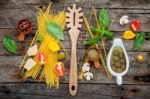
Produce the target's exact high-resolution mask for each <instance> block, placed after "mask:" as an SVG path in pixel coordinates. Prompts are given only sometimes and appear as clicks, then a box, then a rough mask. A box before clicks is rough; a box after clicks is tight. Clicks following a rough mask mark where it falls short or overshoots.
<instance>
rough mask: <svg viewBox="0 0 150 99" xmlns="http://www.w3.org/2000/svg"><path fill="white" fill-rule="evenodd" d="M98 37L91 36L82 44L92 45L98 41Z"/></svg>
mask: <svg viewBox="0 0 150 99" xmlns="http://www.w3.org/2000/svg"><path fill="white" fill-rule="evenodd" d="M99 39H100V36H99V35H97V36H95V37H94V38H92V39H90V40H88V41H86V42H85V43H84V45H94V44H95V43H97V42H98V41H99Z"/></svg>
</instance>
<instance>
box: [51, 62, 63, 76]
mask: <svg viewBox="0 0 150 99" xmlns="http://www.w3.org/2000/svg"><path fill="white" fill-rule="evenodd" d="M54 72H55V74H56V75H57V76H59V77H63V76H64V73H65V68H64V64H63V62H57V63H56V64H55V66H54Z"/></svg>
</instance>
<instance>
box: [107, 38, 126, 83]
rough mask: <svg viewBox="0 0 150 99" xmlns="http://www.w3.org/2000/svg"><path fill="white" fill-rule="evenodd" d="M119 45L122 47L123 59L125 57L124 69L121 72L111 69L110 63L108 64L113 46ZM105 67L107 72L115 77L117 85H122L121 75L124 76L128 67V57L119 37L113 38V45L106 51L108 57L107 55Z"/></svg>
mask: <svg viewBox="0 0 150 99" xmlns="http://www.w3.org/2000/svg"><path fill="white" fill-rule="evenodd" d="M117 46H118V47H121V48H122V49H123V52H124V55H125V59H126V69H125V70H124V71H123V72H121V73H117V72H115V71H113V70H112V68H111V65H110V60H111V56H112V51H113V49H114V47H117ZM107 68H108V70H109V72H110V73H111V74H112V75H113V76H115V77H116V81H117V84H118V85H122V76H124V75H125V74H126V73H127V72H128V69H129V58H128V55H127V52H126V50H125V48H124V45H123V42H122V40H121V39H114V42H113V45H112V47H111V49H110V51H109V53H108V57H107Z"/></svg>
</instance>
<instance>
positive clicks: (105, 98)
mask: <svg viewBox="0 0 150 99" xmlns="http://www.w3.org/2000/svg"><path fill="white" fill-rule="evenodd" d="M85 86H86V87H85ZM149 90H150V86H147V85H142V86H139V85H132V86H130V85H123V86H117V85H103V84H79V87H78V93H77V95H76V96H75V97H71V96H70V95H69V91H68V84H61V85H60V88H59V90H58V89H51V90H49V89H47V87H46V85H44V84H34V83H33V84H28V83H26V84H24V83H21V84H20V83H17V84H0V93H1V94H2V93H4V95H8V96H9V95H11V96H12V95H19V96H20V95H37V96H47V97H62V99H64V98H73V99H91V98H94V99H97V98H98V97H99V98H102V99H109V98H110V97H111V98H110V99H149V98H150V92H149ZM33 97H34V96H33ZM23 99H26V98H23Z"/></svg>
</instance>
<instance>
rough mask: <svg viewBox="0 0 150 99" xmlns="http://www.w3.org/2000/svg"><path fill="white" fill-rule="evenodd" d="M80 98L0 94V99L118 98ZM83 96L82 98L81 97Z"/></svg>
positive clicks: (103, 98)
mask: <svg viewBox="0 0 150 99" xmlns="http://www.w3.org/2000/svg"><path fill="white" fill-rule="evenodd" d="M81 95H82V96H80V95H78V96H75V97H65V96H63V97H59V96H51V95H36V94H35V95H27V94H14V93H13V94H11V93H10V94H7V95H6V94H0V99H70V98H71V99H91V98H94V99H98V98H101V99H116V98H118V99H119V98H120V97H112V96H102V95H90V94H89V95H88V94H81ZM83 95H84V96H83Z"/></svg>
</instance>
